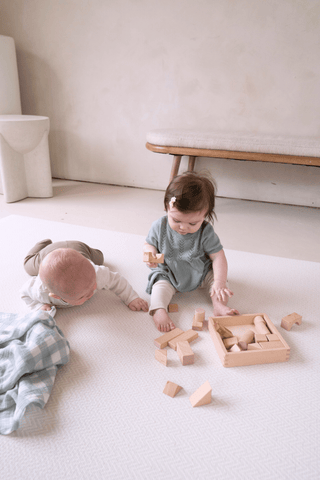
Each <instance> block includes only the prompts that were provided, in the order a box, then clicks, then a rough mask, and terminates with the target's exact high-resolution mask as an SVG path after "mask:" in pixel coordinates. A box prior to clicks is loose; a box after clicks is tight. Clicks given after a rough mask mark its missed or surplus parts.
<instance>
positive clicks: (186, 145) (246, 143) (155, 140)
mask: <svg viewBox="0 0 320 480" xmlns="http://www.w3.org/2000/svg"><path fill="white" fill-rule="evenodd" d="M146 147H147V149H148V150H151V151H152V152H156V153H167V154H169V155H173V162H172V169H171V175H170V181H171V180H172V179H173V177H175V176H176V175H177V174H178V172H179V166H180V162H181V157H182V156H188V157H189V164H188V170H189V171H193V169H194V165H195V160H196V158H197V157H212V158H231V159H236V160H251V161H258V162H272V163H291V164H298V165H311V166H316V167H320V137H293V136H280V135H262V134H240V133H230V134H228V133H218V132H212V131H197V130H175V129H160V130H151V131H150V132H148V133H147V144H146Z"/></svg>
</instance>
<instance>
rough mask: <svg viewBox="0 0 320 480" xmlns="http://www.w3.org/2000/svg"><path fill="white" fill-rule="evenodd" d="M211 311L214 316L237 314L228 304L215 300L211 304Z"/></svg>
mask: <svg viewBox="0 0 320 480" xmlns="http://www.w3.org/2000/svg"><path fill="white" fill-rule="evenodd" d="M213 313H214V316H215V317H225V316H227V315H239V312H238V310H236V309H235V308H230V307H228V305H224V304H223V303H220V302H217V303H215V304H214V306H213Z"/></svg>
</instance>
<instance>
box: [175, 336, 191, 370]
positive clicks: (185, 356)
mask: <svg viewBox="0 0 320 480" xmlns="http://www.w3.org/2000/svg"><path fill="white" fill-rule="evenodd" d="M177 354H178V355H179V358H180V362H181V363H182V365H191V364H192V363H194V353H193V350H192V348H191V347H190V344H189V342H187V341H186V340H184V341H182V342H178V343H177Z"/></svg>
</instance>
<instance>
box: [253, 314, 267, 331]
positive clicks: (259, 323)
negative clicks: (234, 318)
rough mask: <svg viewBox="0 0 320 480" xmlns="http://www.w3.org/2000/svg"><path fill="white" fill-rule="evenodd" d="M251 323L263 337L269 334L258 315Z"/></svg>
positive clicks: (263, 321)
mask: <svg viewBox="0 0 320 480" xmlns="http://www.w3.org/2000/svg"><path fill="white" fill-rule="evenodd" d="M253 323H254V325H255V327H256V331H257V333H264V334H265V335H268V334H269V333H270V330H269V328H268V327H267V325H266V322H265V320H264V318H263V317H261V315H258V316H257V317H255V319H254V320H253Z"/></svg>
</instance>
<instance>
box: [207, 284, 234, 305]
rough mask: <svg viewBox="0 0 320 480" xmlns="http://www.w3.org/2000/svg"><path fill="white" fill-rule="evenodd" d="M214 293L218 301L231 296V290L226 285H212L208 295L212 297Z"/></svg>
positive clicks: (225, 299)
mask: <svg viewBox="0 0 320 480" xmlns="http://www.w3.org/2000/svg"><path fill="white" fill-rule="evenodd" d="M215 295H216V297H217V299H218V301H219V302H226V301H227V300H228V297H229V298H230V297H232V295H233V292H231V290H229V288H227V287H218V286H217V287H214V286H213V287H212V290H211V293H210V297H214V296H215Z"/></svg>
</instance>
